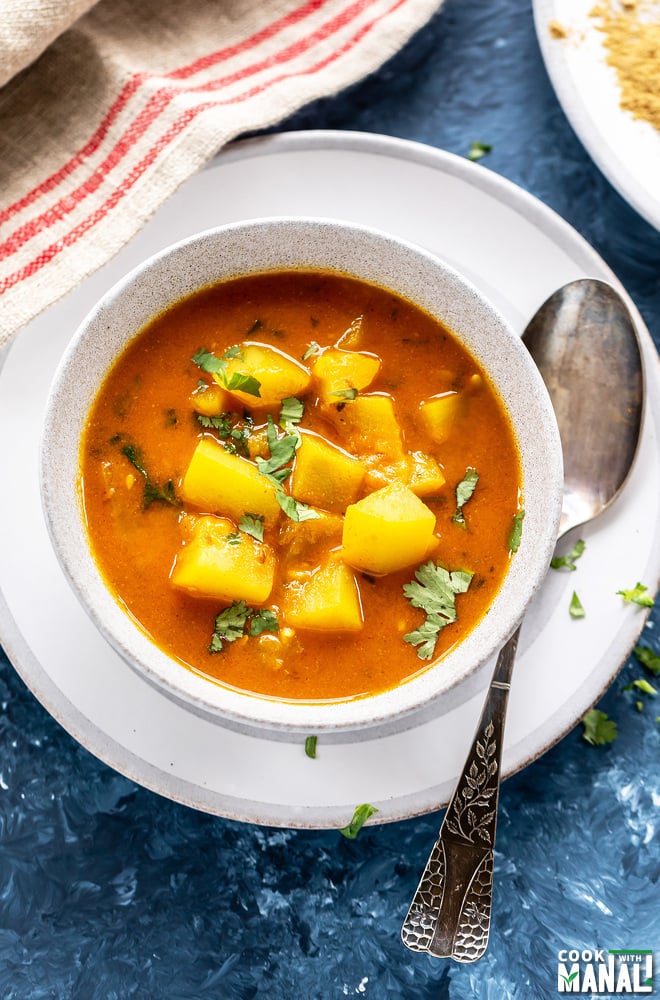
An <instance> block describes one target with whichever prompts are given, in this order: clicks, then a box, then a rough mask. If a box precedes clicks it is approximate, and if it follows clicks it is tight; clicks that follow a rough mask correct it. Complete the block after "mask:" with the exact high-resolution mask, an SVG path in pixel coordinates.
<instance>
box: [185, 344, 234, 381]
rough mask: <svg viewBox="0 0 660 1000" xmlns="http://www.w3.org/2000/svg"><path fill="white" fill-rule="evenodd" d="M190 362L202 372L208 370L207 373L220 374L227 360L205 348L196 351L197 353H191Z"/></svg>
mask: <svg viewBox="0 0 660 1000" xmlns="http://www.w3.org/2000/svg"><path fill="white" fill-rule="evenodd" d="M192 362H193V364H195V365H197V366H198V367H199V368H201V369H202V371H203V372H208V373H209V375H220V374H221V373H224V372H225V370H226V368H227V362H226V361H225V360H224V358H219V357H218V356H217V355H215V354H214V353H213V351H207V350H206V349H205V348H202V349H201V350H200V351H197V354H193V357H192Z"/></svg>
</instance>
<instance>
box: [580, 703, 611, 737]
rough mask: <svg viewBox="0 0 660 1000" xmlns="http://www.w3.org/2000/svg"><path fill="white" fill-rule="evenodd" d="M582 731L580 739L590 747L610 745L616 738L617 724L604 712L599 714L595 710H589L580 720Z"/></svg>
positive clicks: (597, 710)
mask: <svg viewBox="0 0 660 1000" xmlns="http://www.w3.org/2000/svg"><path fill="white" fill-rule="evenodd" d="M582 726H583V727H584V731H583V733H582V739H584V740H586V741H587V743H591V745H592V746H604V745H605V744H606V743H611V742H612V740H615V739H616V737H617V732H618V730H617V724H616V722H614V720H613V719H610V718H609V716H608V715H607V713H606V712H601V711H599V709H597V708H591V709H589V711H588V712H587V714H586V715H585V716H584V718H583V719H582Z"/></svg>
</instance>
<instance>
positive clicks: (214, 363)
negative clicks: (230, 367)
mask: <svg viewBox="0 0 660 1000" xmlns="http://www.w3.org/2000/svg"><path fill="white" fill-rule="evenodd" d="M231 360H237V361H242V360H243V354H242V351H241V347H240V346H239V345H236V346H235V347H230V348H229V349H228V350H227V351H225V353H224V354H223V356H222V357H221V358H219V357H218V356H217V355H216V354H214V353H213V351H207V350H206V349H205V348H202V349H201V350H200V351H198V352H197V354H194V355H193V358H192V361H193V364H196V365H198V367H199V368H201V369H202V371H203V372H208V373H209V375H214V376H216V375H217V376H220V378H221V379H222V382H223V384H224V386H225V388H226V389H229V391H230V392H231V391H232V390H240V391H241V392H247V393H249V394H250V395H251V396H260V395H261V392H260V389H261V382H260V381H259V380H258V379H256V378H255V377H254V375H249V374H246V373H244V372H234V373H233V374H232V375H230V376H229V378H227V361H231Z"/></svg>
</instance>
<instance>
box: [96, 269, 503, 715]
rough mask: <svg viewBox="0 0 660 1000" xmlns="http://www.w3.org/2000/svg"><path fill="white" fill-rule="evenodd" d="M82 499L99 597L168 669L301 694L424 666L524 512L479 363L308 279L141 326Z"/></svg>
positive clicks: (389, 300) (441, 334)
mask: <svg viewBox="0 0 660 1000" xmlns="http://www.w3.org/2000/svg"><path fill="white" fill-rule="evenodd" d="M80 490H81V497H82V503H83V506H84V512H85V517H86V523H87V530H88V534H89V538H90V544H91V547H92V550H93V552H94V556H95V559H96V562H97V564H98V566H99V569H100V571H101V572H102V574H103V576H104V578H105V580H106V582H107V584H108V586H109V587H110V589H111V591H112V592H113V593H114V594H115V596H116V599H117V600H118V601H119V602H120V604H122V605H123V606H124V607H125V608H126V610H127V611H128V613H129V614H130V615H131V616H132V617H133V618H134V619H135V621H136V622H138V623H139V625H140V626H141V628H142V629H143V630H144V631H145V632H146V633H147V634H148V635H150V636H151V638H152V640H153V641H154V642H155V643H156V644H157V645H158V646H159V647H160V648H161V649H163V650H164V651H165V652H167V653H168V654H169V655H171V656H173V657H175V658H176V659H177V660H179V661H180V662H181V664H182V669H183V668H184V666H185V667H187V668H189V669H193V670H195V671H199V672H201V673H203V674H206V675H208V676H210V677H212V678H215V679H216V680H217V681H219V682H221V683H223V684H226V685H229V686H231V687H232V688H235V689H239V690H242V691H248V692H253V693H258V694H260V695H263V696H266V697H274V698H280V699H296V700H297V699H301V700H308V701H309V700H322V699H342V698H352V697H357V696H361V695H364V694H371V693H375V692H378V691H382V690H385V689H387V688H391V687H394V686H395V685H397V684H399V683H400V682H402V681H403V680H405V679H406V678H410V677H411V676H413V675H415V674H416V673H418V672H419V671H420V670H423V669H426V668H427V667H428V666H429V665H430V664H431V663H433V662H435V661H437V660H438V659H440V658H441V657H442V656H443V654H445V653H446V652H447V650H449V649H450V648H451V647H452V646H453V645H454V644H455V643H456V642H457V641H459V640H460V639H461V638H462V637H463V636H464V635H465V634H466V633H467V632H468V631H470V630H471V629H472V628H473V627H474V625H475V624H476V623H477V622H478V621H479V620H480V619H481V618H482V616H483V615H484V614H485V613H486V611H487V610H488V608H489V606H490V605H491V603H492V601H493V598H494V596H495V594H496V592H497V590H498V589H499V587H500V585H501V583H502V580H503V578H504V575H505V574H506V570H507V566H508V563H509V560H510V558H511V552H512V550H514V549H515V548H516V547H517V545H516V535H517V534H518V532H519V528H520V524H521V520H522V515H523V511H522V508H521V497H520V464H519V456H518V451H517V447H516V443H515V440H514V436H513V432H512V429H511V426H510V424H509V420H508V417H507V415H506V412H505V411H504V409H503V406H502V403H501V401H500V400H499V398H498V397H497V395H496V393H495V392H494V390H493V388H492V387H491V386H490V384H489V381H488V379H487V377H486V376H485V374H484V372H483V371H482V370H481V369H480V367H479V365H478V364H477V363H476V362H475V360H474V359H473V358H472V357H471V356H470V355H469V354H468V353H467V352H466V351H465V349H464V348H463V347H462V346H461V345H460V344H459V343H458V342H457V340H456V339H455V338H454V337H453V336H452V335H451V334H450V333H449V332H448V331H447V330H446V329H444V328H443V327H442V326H441V325H440V324H439V323H438V322H437V321H436V320H434V319H433V318H432V317H430V316H429V315H427V314H426V313H424V312H422V311H421V310H420V309H419V308H417V307H415V306H414V305H412V304H411V303H410V302H407V301H405V300H404V299H402V298H400V297H397V296H395V295H393V294H392V293H391V292H389V291H387V290H385V289H382V288H379V287H376V286H373V285H370V284H366V283H364V282H362V281H358V280H355V279H353V278H349V277H345V276H342V275H339V274H335V273H332V274H330V273H317V272H309V271H283V272H277V273H268V274H259V275H251V276H246V277H241V278H236V279H233V280H230V281H225V282H222V283H220V284H218V285H215V286H212V287H209V288H206V289H204V290H202V291H200V292H197V293H195V294H194V295H192V296H190V297H189V298H186V299H184V300H182V301H181V302H179V303H177V304H176V305H175V306H173V307H172V308H170V309H168V310H167V311H166V312H164V313H162V314H161V315H159V316H158V317H157V318H156V319H154V320H153V322H151V323H150V324H149V325H148V326H147V327H146V328H145V329H143V330H142V331H141V332H140V333H139V335H138V336H137V337H136V338H135V339H134V340H133V341H132V342H131V343H130V344H129V346H128V348H127V349H126V350H125V351H124V352H123V354H122V355H121V356H120V358H119V359H118V360H117V362H116V363H115V365H114V367H113V368H112V370H111V372H110V374H109V375H108V377H107V378H106V380H105V382H104V384H103V385H102V386H101V387H100V390H99V393H98V396H97V398H96V400H95V402H94V405H93V407H92V409H91V412H90V415H89V419H88V423H87V427H86V430H85V434H84V438H83V443H82V449H81V475H80Z"/></svg>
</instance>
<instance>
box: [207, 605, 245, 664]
mask: <svg viewBox="0 0 660 1000" xmlns="http://www.w3.org/2000/svg"><path fill="white" fill-rule="evenodd" d="M251 614H252V608H248V606H247V604H246V603H245V601H232V603H231V605H230V607H228V608H225V609H224V611H221V612H220V614H218V615H216V616H215V628H214V630H213V636H212V638H211V643H210V645H209V651H210V652H211V653H219V652H221V651H222V649H223V648H224V646H223V643H225V642H235V641H236V639H240V638H241V636H242V635H243V630H244V628H245V623H246V621H247V620H248V618H249V617H250V615H251Z"/></svg>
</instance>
